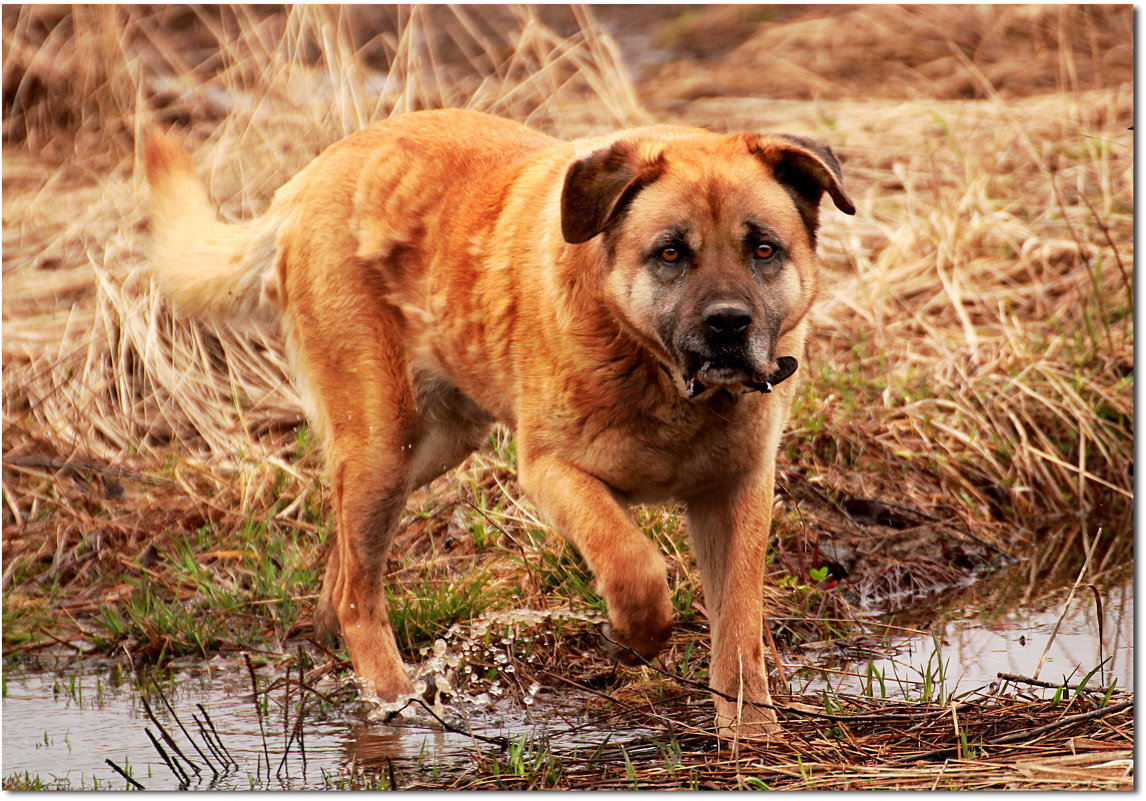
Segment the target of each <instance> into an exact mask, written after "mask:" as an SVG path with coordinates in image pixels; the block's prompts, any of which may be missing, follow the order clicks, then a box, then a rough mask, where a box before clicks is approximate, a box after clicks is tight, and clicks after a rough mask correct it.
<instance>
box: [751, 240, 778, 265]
mask: <svg viewBox="0 0 1146 801" xmlns="http://www.w3.org/2000/svg"><path fill="white" fill-rule="evenodd" d="M752 255H753V256H755V257H756V258H757V259H759V260H760V261H768V260H769V259H771V258H772V257H773V256H775V255H776V246H775V245H773V244H772V243H771V242H761V243H760V244H758V245H757V246H756V247H755V248H754V249H753V250H752Z"/></svg>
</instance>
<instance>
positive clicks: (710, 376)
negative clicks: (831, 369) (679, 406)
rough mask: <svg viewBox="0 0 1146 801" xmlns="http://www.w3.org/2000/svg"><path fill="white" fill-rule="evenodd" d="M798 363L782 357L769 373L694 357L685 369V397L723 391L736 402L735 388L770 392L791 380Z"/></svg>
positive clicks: (692, 397) (716, 360)
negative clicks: (740, 387) (781, 383)
mask: <svg viewBox="0 0 1146 801" xmlns="http://www.w3.org/2000/svg"><path fill="white" fill-rule="evenodd" d="M799 366H800V365H799V362H797V361H796V359H795V357H793V356H780V357H778V358H777V359H776V367H775V369H773V370H772V371H770V372H767V373H765V372H761V371H758V370H752V369H750V368H748V367H747V366H745V365H743V364H736V363H732V362H723V361H720V360H718V359H710V358H706V357H703V356H698V355H694V356H692V357H690V358H689V360H688V364H687V366H686V368H685V371H684V372H685V378H684V382H685V394H686V395H687V396H688V397H689V398H690V399H695V398H699V397H700V396H701V395H703V394H704V393H705V392H707V391H708V390H710V389H723V390H726V391H727V392H728V394H729V395H730V396H731V397H732V398H733V399H735V397H736V395H735V394H733V391H732V388H734V387H736V386H737V385H740V386H743V387H744V389H743V391H742V392H771V391H772V388H773V387H774V386H776V385H777V384H779V383H780V382H781V381H784V380H785V379H787V378H789V377H790V376H791V375H792V374H793V373H794V372H796V368H797V367H799Z"/></svg>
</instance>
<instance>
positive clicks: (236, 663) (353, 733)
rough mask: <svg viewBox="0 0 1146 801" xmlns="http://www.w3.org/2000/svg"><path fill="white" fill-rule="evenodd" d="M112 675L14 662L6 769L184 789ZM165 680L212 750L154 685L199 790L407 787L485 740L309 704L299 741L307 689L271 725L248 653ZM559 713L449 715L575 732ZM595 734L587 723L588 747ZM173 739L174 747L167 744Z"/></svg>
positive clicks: (462, 708)
mask: <svg viewBox="0 0 1146 801" xmlns="http://www.w3.org/2000/svg"><path fill="white" fill-rule="evenodd" d="M112 675H113V674H112V673H111V672H109V671H106V670H104V671H94V672H93V671H90V670H88V671H85V670H83V669H82V668H72V669H70V670H66V669H65V670H57V671H40V672H25V671H20V670H15V669H9V670H8V671H6V674H5V693H6V694H5V697H4V726H3V745H4V748H3V775H4V776H5V777H11V776H12V775H13V774H17V775H20V776H23V775H24V773H25V772H27V774H29V775H30V776H39V777H40V778H41V779H43V780H44V781H45V782H48V781H51V782H59V781H60V780H65V781H66V785H67V786H68V787H70V788H71V789H122V788H124V787H125V785H126V782H125V780H124V779H122V778H121V777H119V776H118V775H117V774H116V773H115V772H114V771H113V769H112V768H111V767H110V766H109V765H108V764H107V761H106V760H108V759H110V760H112V761H113V762H115V763H116V764H118V765H119V766H120V767H123V768H125V769H128V770H129V772H130V773H131V775H132V776H133V778H135V779H136V780H137V781H139V782H140V784H142V785H143V786H144V787H146V788H148V789H175V788H177V787H178V786H179V785H180V783H181V782H180V781H179V780H178V779H177V778H176V776H175V774H174V772H173V771H172V769H171V768H170V767H168V766H167V765H166V764H165V762H164V761H163V759H162V758H161V757H160V756H159V755H158V753H157V750H156V748H155V747H154V746H153V745H152V743H151V742H150V740H149V738H148V735H147V733H146V731H145V729H146V730H150V731H151V732H152V734H154V735H155V736H156V737H161V735H160V733H159V731H158V728H157V727H156V726H155V725H154V724H153V723H152V722H151V721H150V720H149V719H148V717H147V715H146V713H145V711H144V708H143V704H142V702H141V700H140V696H139V694H138V692H136V690H135V688H134V684H133V682H132V681H131V680H125V681H123V682H122V683H121V684H120V685H119V686H118V687H116V686H113V685H112V684H111V677H112ZM163 686H164V694H165V696H166V697H167V699H168V701H170V703H171V705H172V707H173V708H174V710H175V712H176V714H177V715H178V717H179V719H180V720H181V721H182V723H183V725H184V726H186V727H187V728H188V730H190V731H192V732H194V736H193V737H192V738H190V739H193V740H194V741H195V742H196V743H197V744H198V746H199V748H200V749H201V752H200V753H196V751H195V750H193V749H192V748H189V747H188V741H189V738H187V737H184V736H183V735H182V733H181V731H180V729H179V725H178V723H177V722H176V721H175V719H174V717H173V716H172V715H171V713H170V712H169V711H167V710H166V709H164V708H163V702H162V700H161V699H160V698H159V697H158V694H156V693H151V694H149V695H150V703H151V706H152V709H153V711H154V713H155V715H156V717H157V718H158V719H159V721H160V722H161V723H162V724H163V725H164V727H165V728H166V729H167V730H168V731H169V732H170V733H171V734H172V736H173V737H174V739H175V740H176V741H177V743H178V744H179V745H180V747H181V748H182V749H183V751H184V753H186V755H187V756H188V758H189V760H190V761H191V762H194V763H196V764H197V765H198V766H199V767H200V768H201V773H200V774H199V775H198V776H196V775H195V774H193V773H191V772H190V770H189V769H188V768H187V767H186V765H184V766H183V768H184V770H187V771H188V773H189V778H190V782H189V785H188V786H189V787H190V789H219V790H222V789H227V790H249V789H293V790H301V789H327V788H329V789H334V788H339V789H343V788H347V789H349V788H351V787H357V786H359V785H355V784H354V777H355V774H356V773H359V772H360V771H368V772H369V774H370V775H371V776H372V777H373V778H372V779H367V786H373V785H374V784H376V783H377V782H379V781H386V780H388V776H389V773H388V771H389V770H391V769H393V770H395V771H396V773H395V776H396V778H398V779H399V780H398V782H397V783H398V784H399V786H401V783H402V782H401V776H402V775H403V774H407V773H410V772H414V773H417V774H424V776H425V777H426V778H429V777H432V776H436V775H441V774H443V773H445V774H448V773H450V772H456V771H459V770H462V769H465V768H466V767H467V766H470V765H472V758H473V749H474V745H475V740H474V739H471V738H470V737H469V736H466V735H463V734H457V733H453V732H449V731H443V730H441V728H440V727H439V726H437V725H436V724H435V723H434V721H433V720H432V719H430V718H429V716H428V715H426V714H425V713H417V714H413V715H411V716H410V717H409V718H406V719H401V720H396V721H394V723H393V724H392V725H386V724H382V723H365V722H363V721H362V719H361V718H359V717H356V712H357V711H359V707H358V705H357V704H346V705H343V706H342V707H341V708H337V709H333V708H332V709H328V710H327V711H326V712H324V713H320V714H317V715H316V714H314V713H313V712H311V713H309V714H308V715H307V717H306V719H305V724H304V725H303V726H301V727H300V728H301V731H302V732H303V737H302V743H301V747H300V744H299V743H298V742H297V741H295V742H293V743H291V744H290V746H289V748H288V747H287V743H288V740H289V738H290V736H291V730H293V728H294V723H295V721H296V720H297V703H298V693H297V691H296V692H295V697H294V699H293V706H292V714H291V716H289V717H288V716H284V715H283V714H282V698H281V693H279V694H277V695H279V696H280V697H278V698H275V697H274V694H272V697H271V698H270V699H269V700H268V703H267V704H266V705H265V708H264V712H263V721H262V726H261V728H262V730H261V731H260V719H259V715H258V713H256V710H255V706H254V703H253V701H252V694H251V685H250V679H249V677H248V675H247V673H246V671H245V669H244V667H243V663H242V662H241V661H240V660H235V659H228V660H223V659H215V660H212V664H211V666H210V668H209V669H205V670H197V671H195V672H189V671H184V672H180V673H175V674H172V675H170V676H169V677H168V678H167V679H166V680H164V681H163ZM197 704H202V706H203V708H204V709H205V710H206V712H207V716H208V717H209V718H210V721H211V723H212V724H213V725H214V727H215V729H216V731H217V733H218V742H221V743H222V745H223V746H224V747H225V750H226V753H227V755H228V756H229V758H230V759H231V760H232V761H233V763H237V765H238V766H237V767H235V766H234V765H232V766H231V767H229V768H228V769H227V770H223V765H224V764H225V763H226V761H227V758H226V757H223V756H221V755H219V754H214V753H212V752H211V750H210V748H209V747H208V746H207V745H206V740H205V739H204V737H203V736H202V735H201V734H200V733H199V731H198V729H197V726H196V724H195V722H194V720H193V716H197V717H199V718H200V720H203V715H202V712H201V711H200V710H199V709H198V707H197ZM549 711H550V710H548V709H543V708H542V707H541V705H540V704H538V705H537V706H536V707H524V706H522V705H521V704H511V703H509V702H501V703H495V704H489V705H484V706H479V705H476V704H472V703H466V702H464V701H463V702H460V703H455V704H453V705H452V707H451V709H450V712H449V713H448V714H447V717H448V719H450V720H451V721H453V722H455V725H458V724H460V725H463V726H466V727H468V728H471V730H472V732H473V733H474V734H476V735H478V736H480V737H504V738H508V739H509V740H510V741H511V742H513V741H517V740H520V738H521V737H522V736H523V735H524V736H525V738H526V740H531V739H533V738H540V737H552V738H553V741H554V742H556V741H557V740H558V739H560V738H561V736H562V734H563V732H562V731H561V730H554V728H553V726H552V725H551V724H552V720H551V718H550V715H549V714H548V712H549ZM565 734H566V735H567V736H568V737H571V736H572V735H570V734H569V733H567V732H566V733H565ZM264 738H265V739H264ZM592 739H593V738H592V737H586V736H584V732H581V733H579V734H578V735H577V744H586V743H589V742H591V741H592ZM264 743H265V748H264ZM163 745H164V747H165V750H166V751H168V752H170V751H171V749H170V748H169V747H167V746H166V743H163ZM484 747H485V748H487V749H492V748H493V746H489V745H486V746H484ZM220 750H222V749H220ZM204 752H205V753H204ZM284 755H285V756H284ZM207 763H211V764H213V765H214V766H215V767H216V768H217V773H212V771H210V770H209V769H207V768H204V767H203V766H204V765H205V764H207ZM268 763H269V765H270V770H269V771H268V769H267V765H268ZM268 776H269V779H268ZM382 777H387V778H386V779H383V778H382Z"/></svg>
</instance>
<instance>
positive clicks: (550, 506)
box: [518, 443, 673, 664]
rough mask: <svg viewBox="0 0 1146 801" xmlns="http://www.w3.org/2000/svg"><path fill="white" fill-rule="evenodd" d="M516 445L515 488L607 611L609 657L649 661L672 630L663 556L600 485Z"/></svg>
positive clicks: (564, 464) (580, 472) (631, 661)
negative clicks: (567, 547)
mask: <svg viewBox="0 0 1146 801" xmlns="http://www.w3.org/2000/svg"><path fill="white" fill-rule="evenodd" d="M522 445H523V447H521V448H520V460H519V465H518V480H519V481H520V483H521V486H522V488H523V489H524V490H525V493H526V494H527V495H528V496H529V498H530V500H532V501H533V503H534V504H536V505H537V507H538V508H539V509H540V510H541V513H542V514H543V515H545V517H546V518H547V519H548V520H549V522H550V523H551V524H552V525H553V526H554V527H555V528H556V529H557V531H558V532H559V533H560V534H561V535H562V536H563V537H565V538H566V539H567V540H569V541H570V542H571V543H572V544H573V545H574V547H576V548H577V550H578V551H579V552H580V553H581V555H582V556H583V557H584V558H585V561H586V562H587V563H588V564H589V568H590V569H591V570H592V571H593V574H594V575H595V576H596V577H597V588H598V591H599V592H600V593H601V594H602V595H603V596H604V597H605V602H606V603H607V604H608V607H609V629H608V632H607V634H608V637H609V638H610V639H611V640H613V642H614V643H617V645H612V644H610V647H609V652H610V654H611V655H612V656H613V657H614V658H615V659H617V660H618V661H621V662H624V663H626V664H639V663H640V661H641V660H640V658H643V659H652V658H653V657H654V656H656V655H657V654H658V653H659V652H660V650H661V648H662V647H663V646H664V644H665V641H666V640H667V639H668V636H669V633H670V632H671V631H672V625H673V611H672V603H671V602H670V600H669V591H668V581H667V579H666V571H665V561H664V557H662V556H661V555H660V552H659V551H658V550H657V548H656V546H655V545H654V544H653V543H652V541H651V540H649V538H648V537H646V536H645V535H644V534H643V533H642V532H641V530H640V529H639V528H638V527H637V525H636V523H635V522H634V521H633V518H632V516H631V515H630V514H629V511H628V509H627V508H626V507H625V506H624V505H623V504H622V503H621V502H620V501H619V500H618V499H617V497H616V495H615V494H614V493H613V491H612V490H611V489H610V488H609V487H608V486H607V485H606V484H604V483H603V482H601V481H600V480H599V479H597V478H595V477H593V476H592V475H590V474H588V473H586V472H584V471H583V470H580V469H578V468H577V467H575V466H573V465H571V464H569V463H568V462H565V461H563V460H561V459H558V458H556V457H554V456H550V455H548V454H545V455H540V456H531V455H530V454H529V450H528V447H525V443H522ZM630 649H631V650H630ZM638 657H640V658H638Z"/></svg>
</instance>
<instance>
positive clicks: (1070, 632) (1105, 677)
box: [790, 576, 1134, 699]
mask: <svg viewBox="0 0 1146 801" xmlns="http://www.w3.org/2000/svg"><path fill="white" fill-rule="evenodd" d="M1001 581H1003V582H1005V581H1006V577H1002V579H1001ZM996 583H999V582H996ZM991 597H992V593H991V592H990V591H988V592H986V593H983V594H982V596H981V598H980V600H979V601H978V602H977V603H974V604H972V605H970V606H966V605H962V604H959V603H958V602H957V603H955V604H953V605H952V606H950V607H949V608H947V609H943V610H937V611H932V613H931V614H930V615H928V616H927V617H926V618H923V619H920V618H918V617H917V618H916V619H914V620H908V621H906V622H903V623H902V628H895V627H892V628H889V629H888V630H887V633H889V634H890V635H891V636H890V637H889V638H888V639H887V640H881V639H880V638H875V637H872V638H858V639H856V640H849V641H846V642H842V643H821V644H813V645H811V646H804V647H802V648H799V649H797V650H796V653H795V654H794V658H793V664H792V666H791V667H792V674H793V680H792V681H791V682H790V686H791V687H792V689H793V690H795V691H797V692H800V691H802V690H804V689H820V688H824V687H830V688H833V689H838V690H840V691H841V692H857V691H859V690H860V689H862V688H866V686H867V685H868V683H869V680H870V678H869V676H870V675H871V674H869V667H868V666H869V665H871V666H872V667H874V669H875V672H876V673H878V674H879V675H881V676H883V678H884V682H883V687H885V688H886V692H887V695H888V696H889V697H907V698H911V699H915V698H918V696H919V693H920V692H921V685H922V683H923V681H924V676H925V675H926V674H928V673H930V674H931V676H932V677H933V678H934V677H936V676H938V675H939V672H938V671H939V665H940V664H942V665H943V680H944V684H945V686H946V687H947V689H948V690H949V691H950V692H952V693H956V692H963V691H966V690H973V689H975V688H978V687H986V686H987V685H990V684H991V682H993V681H995V680H996V677H997V674H998V673H1011V674H1016V675H1020V676H1026V677H1029V678H1036V677H1037V678H1039V679H1041V680H1043V681H1050V682H1061V681H1063V680H1064V679H1066V680H1067V682H1068V683H1070V684H1077V683H1079V682H1080V681H1081V680H1082V679H1083V678H1084V677H1085V676H1086V674H1087V673H1089V672H1091V671H1092V670H1094V669H1095V668H1097V667H1098V666H1099V665H1100V663H1101V664H1102V665H1103V667H1102V669H1101V671H1099V672H1096V673H1095V674H1094V676H1093V677H1092V678H1091V679H1090V680H1089V682H1088V686H1091V687H1096V686H1103V687H1107V686H1110V684H1111V682H1113V681H1115V680H1116V681H1117V687H1118V688H1119V689H1125V690H1133V689H1134V584H1133V577H1132V576H1128V577H1127V578H1126V580H1125V581H1123V582H1121V583H1117V584H1114V585H1113V586H1108V587H1105V588H1104V589H1102V590H1101V593H1100V599H1101V614H1100V613H1099V604H1098V603H1096V600H1095V597H1094V595H1093V594H1092V593H1091V591H1090V590H1089V589H1087V588H1085V587H1083V588H1080V589H1079V590H1078V591H1077V592H1076V593H1075V595H1074V597H1073V598H1071V599H1070V600H1069V602H1068V599H1067V596H1065V595H1062V594H1059V595H1056V596H1054V597H1053V599H1050V600H1045V601H1043V602H1041V603H1038V604H1034V605H1030V606H1023V605H1019V606H1015V605H1013V604H1011V603H1006V604H998V603H995V604H991V603H990V602H989V599H990V598H991ZM1000 607H1002V608H1000ZM1100 620H1101V624H1102V625H1101V634H1102V636H1101V642H1100V638H1099V621H1100ZM1056 628H1057V631H1056ZM1044 653H1045V656H1044ZM1040 662H1041V663H1042V667H1041V670H1040V667H1039V665H1040ZM875 691H876V694H879V692H880V685H879V683H878V680H876V684H875Z"/></svg>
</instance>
